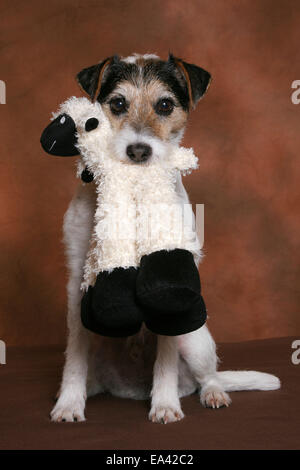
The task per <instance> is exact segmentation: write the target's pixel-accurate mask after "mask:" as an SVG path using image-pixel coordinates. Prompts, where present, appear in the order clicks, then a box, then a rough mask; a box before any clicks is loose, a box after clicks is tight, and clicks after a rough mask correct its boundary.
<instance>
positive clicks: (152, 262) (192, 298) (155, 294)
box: [137, 249, 201, 312]
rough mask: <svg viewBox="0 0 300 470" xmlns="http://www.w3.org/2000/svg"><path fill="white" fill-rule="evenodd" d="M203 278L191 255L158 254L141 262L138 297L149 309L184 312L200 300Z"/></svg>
mask: <svg viewBox="0 0 300 470" xmlns="http://www.w3.org/2000/svg"><path fill="white" fill-rule="evenodd" d="M200 292H201V287H200V277H199V272H198V269H197V267H196V265H195V262H194V258H193V255H192V253H191V252H189V251H187V250H182V249H175V250H172V251H166V250H161V251H156V252H154V253H151V254H150V255H146V256H143V257H142V259H141V264H140V270H139V273H138V277H137V298H138V300H139V302H140V303H141V305H143V306H144V307H146V308H147V309H153V310H159V311H160V312H184V311H187V310H189V309H190V308H191V307H192V305H193V304H194V303H195V302H197V301H199V299H200V297H201V296H200Z"/></svg>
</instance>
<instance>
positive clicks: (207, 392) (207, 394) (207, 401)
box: [200, 387, 231, 408]
mask: <svg viewBox="0 0 300 470" xmlns="http://www.w3.org/2000/svg"><path fill="white" fill-rule="evenodd" d="M200 401H201V403H202V405H203V406H205V407H206V408H222V407H223V406H226V407H228V406H229V405H230V403H231V399H230V397H229V395H228V393H226V392H225V391H224V390H222V389H219V388H218V387H209V388H205V389H204V390H202V391H201V395H200Z"/></svg>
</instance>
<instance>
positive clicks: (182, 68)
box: [168, 54, 211, 108]
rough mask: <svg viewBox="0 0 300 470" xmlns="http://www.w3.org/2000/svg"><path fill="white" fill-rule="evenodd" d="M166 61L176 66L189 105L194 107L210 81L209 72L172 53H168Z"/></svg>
mask: <svg viewBox="0 0 300 470" xmlns="http://www.w3.org/2000/svg"><path fill="white" fill-rule="evenodd" d="M168 62H169V64H172V65H173V66H174V67H176V69H177V71H178V73H179V74H180V75H181V79H183V80H184V81H185V83H186V86H187V90H188V94H189V102H190V107H191V108H195V106H196V105H197V103H198V101H199V100H200V99H201V98H202V96H203V95H204V94H205V93H206V91H207V90H208V87H209V85H210V83H211V75H210V73H208V72H206V70H204V69H202V68H201V67H198V65H194V64H188V63H187V62H184V61H183V60H181V59H179V58H177V57H174V56H173V55H172V54H170V55H169V59H168Z"/></svg>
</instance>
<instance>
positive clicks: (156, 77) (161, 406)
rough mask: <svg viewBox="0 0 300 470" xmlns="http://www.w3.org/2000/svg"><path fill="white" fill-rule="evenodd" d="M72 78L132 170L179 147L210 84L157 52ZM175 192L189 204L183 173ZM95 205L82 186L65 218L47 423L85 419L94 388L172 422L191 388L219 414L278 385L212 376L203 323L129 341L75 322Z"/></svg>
mask: <svg viewBox="0 0 300 470" xmlns="http://www.w3.org/2000/svg"><path fill="white" fill-rule="evenodd" d="M77 79H78V82H79V84H80V86H81V87H82V88H83V90H84V91H85V92H86V93H87V94H88V95H89V96H90V97H91V98H92V99H97V100H98V101H99V102H100V103H101V105H102V109H103V110H104V113H105V114H106V116H107V117H108V119H109V121H110V123H111V125H112V127H113V129H114V130H116V131H117V133H116V135H117V137H116V139H115V142H114V145H115V149H114V150H115V153H116V154H117V155H118V157H119V159H120V160H124V159H128V158H129V159H131V160H132V161H133V162H135V163H136V164H140V163H142V162H145V161H147V160H148V159H149V158H152V156H153V155H161V154H163V153H164V148H165V147H166V146H167V145H168V144H169V143H170V142H172V143H179V142H180V140H181V138H182V136H183V132H184V129H185V125H186V122H187V119H188V116H189V111H190V109H192V108H193V107H194V106H195V105H196V104H197V103H198V101H199V100H200V98H201V97H202V96H203V95H204V94H205V92H206V90H207V88H208V86H209V83H210V75H209V73H208V72H206V71H205V70H203V69H202V68H200V67H197V66H195V65H192V64H187V63H186V62H184V61H182V60H180V59H177V58H175V57H173V56H172V55H171V56H169V58H168V60H167V61H163V60H161V59H160V58H159V57H157V56H156V55H144V56H141V55H138V54H135V55H133V56H130V57H127V58H119V57H116V56H115V57H111V58H108V59H106V60H104V61H103V62H101V63H99V64H97V65H94V66H91V67H88V68H86V69H84V70H82V71H81V72H80V73H79V74H78V76H77ZM177 192H178V195H179V196H180V197H181V198H182V201H183V203H188V196H187V193H186V191H185V189H184V187H183V184H182V182H181V177H180V175H178V180H177ZM95 208H96V191H95V185H94V183H90V184H89V185H85V186H83V185H80V186H79V189H78V191H77V194H76V195H75V197H74V198H73V200H72V202H71V204H70V206H69V209H68V210H67V213H66V215H65V221H64V238H65V244H66V252H67V257H68V267H69V270H70V279H69V283H68V328H69V337H68V345H67V350H66V363H65V367H64V372H63V379H62V384H61V388H60V392H59V396H58V400H57V402H56V404H55V407H54V409H53V410H52V412H51V418H52V420H53V421H83V420H84V419H85V417H84V408H85V402H86V398H87V396H92V395H95V394H97V393H100V392H110V393H111V394H113V395H115V396H119V397H124V398H133V399H147V398H150V396H151V410H150V414H149V417H150V419H151V420H152V421H153V422H159V423H169V422H173V421H178V420H180V419H182V418H183V416H184V415H183V412H182V410H181V406H180V397H182V396H185V395H189V394H191V393H194V392H195V391H197V390H199V392H200V401H201V403H202V404H203V405H204V406H208V407H212V408H219V407H221V406H228V405H229V404H230V401H231V400H230V398H229V396H228V394H227V393H226V392H229V391H234V390H254V389H256V390H275V389H278V388H279V387H280V381H279V379H278V378H277V377H275V376H273V375H270V374H265V373H262V372H255V371H226V372H218V371H217V364H218V358H217V354H216V347H215V343H214V341H213V339H212V337H211V335H210V333H209V331H208V329H207V327H206V325H204V326H202V327H201V328H199V329H198V330H196V331H193V332H192V333H188V334H185V335H180V336H174V337H169V336H157V337H156V336H155V335H154V334H152V333H150V332H149V331H148V330H147V329H146V328H144V329H143V330H141V332H140V333H138V334H137V335H135V336H133V337H130V338H128V339H122V338H121V339H116V338H111V339H110V338H107V337H106V338H104V337H100V336H96V335H93V333H91V332H89V331H88V330H86V329H85V328H84V327H83V326H82V323H81V318H80V302H81V296H82V293H81V290H80V286H81V283H82V278H83V267H84V263H85V260H86V255H87V251H88V249H89V241H90V237H91V232H92V229H93V222H94V214H95ZM198 255H201V253H198ZM195 258H196V259H198V258H200V256H198V257H197V256H195Z"/></svg>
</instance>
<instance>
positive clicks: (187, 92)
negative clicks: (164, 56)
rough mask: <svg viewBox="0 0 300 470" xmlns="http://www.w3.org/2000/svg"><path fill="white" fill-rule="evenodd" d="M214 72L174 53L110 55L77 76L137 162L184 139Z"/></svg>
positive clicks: (120, 152)
mask: <svg viewBox="0 0 300 470" xmlns="http://www.w3.org/2000/svg"><path fill="white" fill-rule="evenodd" d="M210 78H211V77H210V74H209V73H208V72H206V71H205V70H203V69H202V68H200V67H198V66H196V65H192V64H188V63H186V62H184V61H183V60H181V59H178V58H176V57H174V56H173V55H170V56H169V58H168V60H167V61H163V60H161V59H160V58H159V57H158V56H156V55H150V54H147V55H143V56H142V55H138V54H135V55H133V56H130V57H127V58H119V57H118V56H114V57H109V58H107V59H105V60H104V61H102V62H100V63H99V64H97V65H93V66H91V67H88V68H85V69H83V70H82V71H81V72H79V74H78V75H77V80H78V83H79V84H80V86H81V87H82V89H83V90H84V91H85V92H86V93H87V94H88V95H89V96H90V98H92V99H93V100H97V101H99V103H101V105H102V108H103V111H104V113H105V114H106V116H107V117H108V119H109V121H110V123H111V125H112V127H113V129H114V130H115V131H117V132H116V138H115V140H114V146H115V152H116V155H117V156H118V158H119V159H120V160H125V159H127V158H130V159H131V160H132V161H134V162H136V163H141V162H145V161H147V160H148V159H149V158H150V157H163V155H164V153H165V152H166V151H167V148H168V144H169V143H170V142H172V143H179V142H180V140H181V138H182V136H183V132H184V129H185V125H186V122H187V118H188V113H189V111H190V109H192V108H193V107H195V106H196V104H197V103H198V101H199V100H200V99H201V98H202V96H203V95H204V93H205V92H206V90H207V88H208V86H209V83H210Z"/></svg>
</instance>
